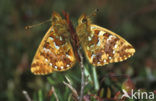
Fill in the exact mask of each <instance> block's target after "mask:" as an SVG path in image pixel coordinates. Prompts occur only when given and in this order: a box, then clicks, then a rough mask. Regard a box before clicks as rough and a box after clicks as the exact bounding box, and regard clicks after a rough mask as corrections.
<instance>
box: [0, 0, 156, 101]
mask: <svg viewBox="0 0 156 101" xmlns="http://www.w3.org/2000/svg"><path fill="white" fill-rule="evenodd" d="M96 8H98V9H99V12H98V13H97V16H96V17H95V18H94V19H93V22H94V23H95V24H97V25H99V26H102V27H105V28H108V29H110V30H112V31H114V32H116V33H118V34H119V35H121V36H122V37H124V38H125V39H126V40H127V41H128V42H130V43H131V44H132V45H133V46H134V47H135V49H136V53H135V54H134V56H133V57H131V58H130V59H128V60H126V61H123V62H120V63H115V64H108V65H106V66H104V67H97V68H96V73H97V77H96V76H95V70H94V69H93V67H92V65H90V64H89V63H88V62H87V61H85V63H84V64H85V67H86V70H87V71H88V72H87V73H88V74H90V79H89V84H88V85H87V86H86V87H85V99H87V97H88V96H89V97H91V96H90V95H89V94H94V95H96V96H97V97H99V98H102V99H104V98H114V96H115V95H116V93H117V92H120V93H121V92H122V87H123V83H124V82H126V80H127V79H128V77H129V79H130V80H131V82H133V84H134V85H135V89H136V90H138V89H143V90H146V91H154V90H155V89H156V1H155V0H1V1H0V100H1V101H22V100H23V101H26V98H25V96H24V95H23V94H22V91H23V90H26V91H27V92H28V94H29V95H30V97H31V99H33V101H45V100H46V101H55V97H54V94H53V93H52V94H50V95H49V91H50V90H51V87H52V86H54V87H55V91H56V93H57V95H58V97H59V100H60V101H67V100H70V99H72V98H69V97H71V96H70V93H71V91H70V89H69V88H67V87H66V86H65V85H64V84H63V83H62V81H66V79H65V75H66V76H67V77H68V78H69V79H70V80H71V81H72V84H73V87H74V88H75V89H76V90H77V91H78V93H79V89H80V83H81V81H80V80H81V75H80V68H79V65H78V64H76V65H75V66H74V67H73V68H72V69H70V70H69V71H66V72H59V73H53V74H51V75H48V76H35V75H33V74H32V73H31V72H30V65H31V61H32V59H33V56H34V54H35V52H36V50H37V47H38V45H39V43H40V41H41V39H42V38H43V36H44V34H45V32H46V31H47V30H48V28H49V27H50V23H47V24H44V25H41V26H37V27H35V28H33V29H30V30H25V29H24V27H25V26H27V25H32V24H38V23H39V22H42V21H45V20H47V19H49V18H50V17H51V14H52V11H57V12H59V13H60V14H61V13H62V11H66V12H68V13H69V14H70V18H71V20H72V22H73V24H74V26H75V25H77V19H78V17H79V16H80V15H81V14H82V13H86V14H90V13H91V12H92V11H93V10H94V9H96ZM87 73H86V74H87ZM112 74H113V75H117V76H114V77H113V78H111V77H112V76H111V75H112ZM124 75H126V76H124ZM127 76H128V77H127ZM96 79H97V81H96ZM96 87H97V88H96ZM102 89H103V90H102ZM88 99H89V98H88ZM93 99H94V98H93ZM94 100H95V99H94Z"/></svg>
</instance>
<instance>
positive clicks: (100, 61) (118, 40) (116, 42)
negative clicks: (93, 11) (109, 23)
mask: <svg viewBox="0 0 156 101" xmlns="http://www.w3.org/2000/svg"><path fill="white" fill-rule="evenodd" d="M90 30H91V33H90V34H89V35H88V37H87V39H86V41H85V42H83V43H84V44H83V49H84V51H85V54H86V56H87V58H88V60H89V62H90V63H91V64H93V65H95V66H103V65H105V64H109V63H113V62H121V61H123V60H126V59H127V58H129V57H131V56H132V55H133V54H134V53H135V49H134V48H133V47H132V45H131V44H130V43H128V42H127V41H126V40H125V39H123V38H122V37H120V36H119V35H117V34H115V33H114V32H112V31H110V30H108V29H105V28H102V27H99V26H97V25H93V24H91V25H90Z"/></svg>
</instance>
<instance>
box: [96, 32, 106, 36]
mask: <svg viewBox="0 0 156 101" xmlns="http://www.w3.org/2000/svg"><path fill="white" fill-rule="evenodd" d="M105 33H106V32H104V31H100V32H99V34H98V36H103V35H104V34H105Z"/></svg>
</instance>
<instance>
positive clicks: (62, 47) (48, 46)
mask: <svg viewBox="0 0 156 101" xmlns="http://www.w3.org/2000/svg"><path fill="white" fill-rule="evenodd" d="M56 31H57V30H54V28H53V26H52V27H50V28H49V30H48V32H47V33H46V34H45V36H44V38H43V40H42V41H41V43H40V45H39V48H38V50H37V52H36V55H35V56H34V59H33V62H32V65H31V72H32V73H34V74H36V75H45V74H49V73H52V72H54V71H65V70H68V69H69V68H71V67H72V66H73V65H74V63H75V56H74V53H73V49H72V45H71V44H70V42H69V41H68V40H66V39H65V38H64V37H63V36H62V35H61V34H58V33H57V32H58V31H57V32H56ZM64 34H68V33H64Z"/></svg>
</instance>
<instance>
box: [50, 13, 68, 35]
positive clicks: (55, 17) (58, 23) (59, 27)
mask: <svg viewBox="0 0 156 101" xmlns="http://www.w3.org/2000/svg"><path fill="white" fill-rule="evenodd" d="M52 26H53V28H54V30H55V32H56V33H57V34H63V35H68V34H64V33H67V32H68V25H67V22H66V21H65V20H64V19H62V17H61V16H60V14H58V13H57V12H53V13H52Z"/></svg>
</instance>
